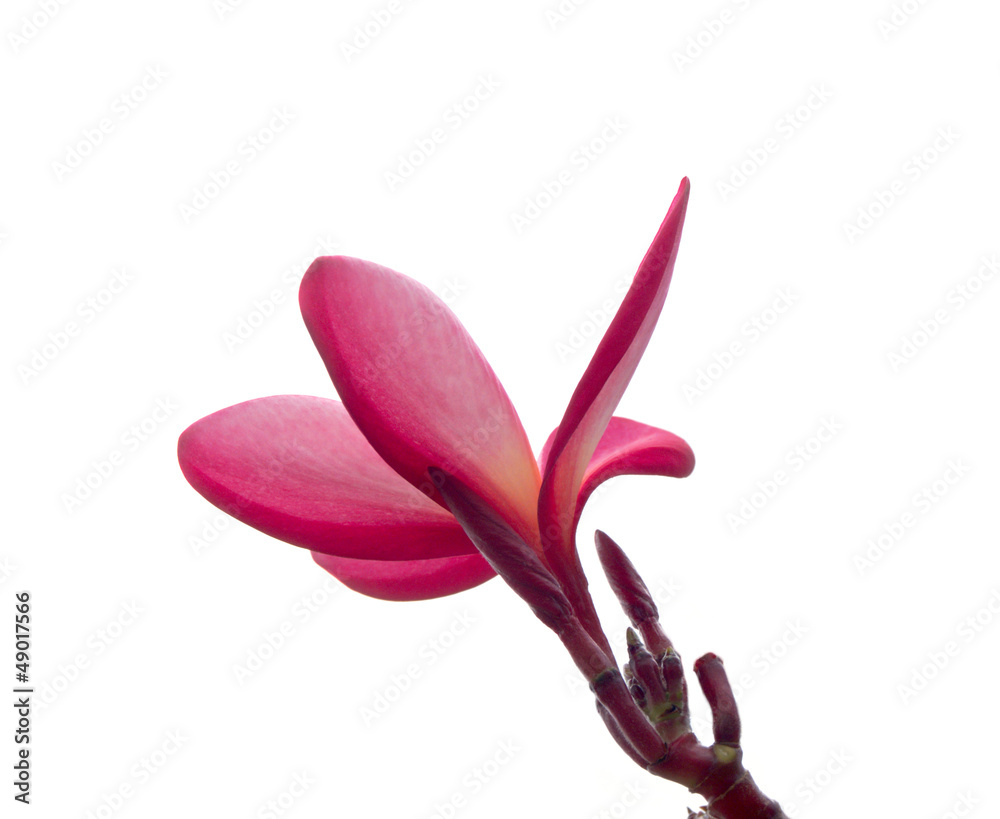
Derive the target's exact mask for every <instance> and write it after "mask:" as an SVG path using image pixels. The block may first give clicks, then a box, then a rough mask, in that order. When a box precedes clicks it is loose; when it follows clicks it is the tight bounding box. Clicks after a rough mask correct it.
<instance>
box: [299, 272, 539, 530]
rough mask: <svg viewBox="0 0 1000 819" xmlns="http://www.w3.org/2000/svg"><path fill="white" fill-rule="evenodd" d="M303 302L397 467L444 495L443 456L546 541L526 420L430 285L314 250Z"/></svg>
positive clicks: (351, 396) (341, 386) (363, 421)
mask: <svg viewBox="0 0 1000 819" xmlns="http://www.w3.org/2000/svg"><path fill="white" fill-rule="evenodd" d="M299 304H300V306H301V308H302V315H303V318H304V319H305V322H306V327H308V329H309V333H310V334H311V335H312V338H313V341H314V343H315V344H316V347H317V348H318V350H319V352H320V355H321V356H322V357H323V361H324V363H325V364H326V367H327V370H328V371H329V373H330V377H331V378H332V379H333V383H334V385H335V386H336V388H337V392H338V393H339V394H340V397H341V399H342V400H343V401H344V405H345V406H346V407H347V411H348V412H349V413H350V414H351V417H352V418H353V419H354V421H355V423H356V424H357V425H358V427H359V429H360V430H361V431H362V433H364V435H365V437H366V438H367V439H368V441H369V442H370V443H371V445H372V446H373V447H374V448H375V450H376V451H377V452H378V453H379V455H381V456H382V458H383V459H385V461H386V462H387V463H388V464H389V465H390V466H391V467H392V468H393V469H395V470H396V471H397V472H398V473H399V474H400V475H402V476H403V477H404V478H405V479H406V480H408V481H409V482H410V483H411V484H413V485H414V486H416V487H418V488H420V489H421V490H422V491H424V492H425V494H427V495H428V496H429V497H431V498H433V499H434V500H435V501H437V502H438V503H440V504H442V505H443V500H442V498H441V496H440V493H439V492H438V490H437V488H436V487H435V486H434V485H433V483H432V482H430V481H429V479H428V475H427V468H428V467H429V466H438V467H440V468H442V469H444V470H446V471H447V472H448V473H449V474H451V475H455V476H456V477H457V478H459V479H460V480H461V481H462V482H463V483H465V484H466V485H468V486H469V487H471V488H472V489H473V490H474V491H475V492H476V493H477V494H478V495H479V496H480V497H482V498H484V499H485V500H486V501H487V503H489V504H490V506H492V507H493V508H494V509H495V510H496V511H497V512H498V513H499V514H500V515H501V516H502V517H503V518H504V519H505V520H506V521H507V522H508V523H509V524H510V525H511V526H512V527H513V528H514V529H515V531H517V532H518V534H519V535H521V537H523V538H525V539H526V540H527V541H528V542H529V543H533V544H537V543H538V534H537V517H536V514H537V512H536V501H537V496H538V487H539V483H540V477H539V474H538V467H537V465H536V464H535V459H534V457H533V455H532V452H531V447H530V445H529V443H528V438H527V436H526V435H525V433H524V429H523V428H522V426H521V422H520V420H519V419H518V417H517V413H516V412H515V411H514V407H513V406H512V405H511V402H510V399H509V398H508V397H507V394H506V392H504V389H503V387H502V386H501V384H500V382H499V380H498V379H497V377H496V375H495V374H494V372H493V370H492V369H491V368H490V365H489V364H488V363H487V362H486V359H485V358H484V357H483V354H482V353H481V352H480V351H479V348H478V347H476V345H475V343H474V342H473V340H472V339H471V337H470V336H469V334H468V333H467V332H466V331H465V328H464V327H462V325H461V323H460V322H459V321H458V319H457V318H456V317H455V315H454V313H452V311H451V310H450V309H449V308H448V306H447V305H446V304H445V303H444V302H443V301H441V299H439V298H438V297H437V296H435V295H434V294H433V293H432V292H431V291H430V290H428V289H427V288H426V287H424V286H423V285H422V284H419V283H418V282H415V281H413V280H412V279H409V278H407V277H405V276H402V275H400V274H399V273H396V272H394V271H392V270H389V269H388V268H386V267H382V266H380V265H377V264H373V263H372V262H366V261H362V260H360V259H352V258H348V257H345V256H326V257H322V258H319V259H317V260H316V261H315V262H313V264H312V266H311V267H310V268H309V270H308V271H307V272H306V275H305V277H304V278H303V280H302V286H301V289H300V290H299Z"/></svg>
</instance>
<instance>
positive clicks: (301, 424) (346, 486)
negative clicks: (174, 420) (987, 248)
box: [178, 179, 694, 631]
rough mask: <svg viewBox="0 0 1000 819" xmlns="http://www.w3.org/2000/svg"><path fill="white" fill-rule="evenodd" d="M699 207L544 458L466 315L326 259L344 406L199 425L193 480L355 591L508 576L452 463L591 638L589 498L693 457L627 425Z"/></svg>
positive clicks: (306, 289) (185, 449)
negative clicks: (444, 480) (581, 553)
mask: <svg viewBox="0 0 1000 819" xmlns="http://www.w3.org/2000/svg"><path fill="white" fill-rule="evenodd" d="M687 200H688V181H687V180H686V179H685V180H683V181H682V183H681V186H680V189H679V190H678V192H677V195H676V197H675V198H674V201H673V203H672V204H671V206H670V210H669V212H668V213H667V216H666V218H665V219H664V220H663V223H662V225H661V226H660V229H659V231H658V232H657V234H656V237H655V238H654V240H653V243H652V245H651V246H650V248H649V250H648V251H647V253H646V255H645V257H644V258H643V260H642V263H641V265H640V266H639V269H638V272H637V273H636V276H635V280H634V282H633V284H632V286H631V288H630V290H629V291H628V293H627V294H626V296H625V299H624V301H623V303H622V305H621V308H620V309H619V310H618V313H617V314H616V315H615V318H614V320H613V321H612V322H611V325H610V326H609V327H608V330H607V332H606V333H605V336H604V338H603V339H602V340H601V343H600V345H599V346H598V348H597V351H596V353H595V354H594V357H593V359H592V360H591V362H590V364H589V366H588V367H587V370H586V372H585V373H584V374H583V377H582V378H581V380H580V383H579V384H578V385H577V388H576V391H575V392H574V393H573V396H572V398H571V399H570V402H569V406H568V407H567V409H566V412H565V414H564V416H563V419H562V422H561V423H560V424H559V426H558V427H557V428H556V430H555V431H554V432H553V433H552V434H551V436H550V437H549V439H548V441H547V442H546V444H545V447H544V448H543V450H542V453H541V456H540V458H539V460H538V461H537V462H536V460H535V457H534V455H533V453H532V451H531V447H530V445H529V443H528V438H527V435H526V434H525V432H524V429H523V428H522V426H521V422H520V420H519V419H518V416H517V413H516V412H515V410H514V407H513V405H512V404H511V402H510V399H509V398H508V397H507V393H506V392H505V391H504V389H503V387H502V386H501V384H500V382H499V380H498V379H497V377H496V375H495V374H494V372H493V370H492V369H491V368H490V365H489V364H488V363H487V362H486V360H485V358H484V357H483V355H482V353H481V352H480V351H479V349H478V348H477V347H476V345H475V343H474V342H473V341H472V339H471V337H470V336H469V334H468V333H467V332H466V330H465V328H464V327H462V325H461V324H460V323H459V321H458V319H457V318H456V317H455V315H454V314H453V313H452V312H451V310H450V309H449V308H448V307H447V306H446V305H445V304H444V303H443V302H442V301H441V300H440V299H438V298H437V297H436V296H435V295H434V294H432V293H431V292H430V291H429V290H428V289H427V288H425V287H424V286H423V285H421V284H419V283H417V282H415V281H413V280H412V279H409V278H407V277H405V276H402V275H400V274H399V273H395V272H393V271H392V270H389V269H387V268H385V267H381V266H379V265H377V264H374V263H372V262H366V261H361V260H359V259H352V258H347V257H342V256H331V257H322V258H319V259H317V260H316V261H315V262H313V264H312V266H311V267H310V268H309V270H308V271H307V273H306V275H305V277H304V278H303V281H302V285H301V289H300V291H299V303H300V306H301V308H302V315H303V318H304V319H305V322H306V326H307V327H308V329H309V333H310V334H311V336H312V339H313V341H314V343H315V344H316V347H317V348H318V350H319V352H320V355H321V356H322V358H323V361H324V363H325V364H326V367H327V370H328V371H329V373H330V377H331V378H332V379H333V383H334V386H335V387H336V389H337V392H338V393H339V395H340V398H341V399H342V401H343V403H340V402H338V401H333V400H330V399H327V398H314V397H309V396H299V395H281V396H272V397H269V398H259V399H256V400H253V401H247V402H245V403H242V404H237V405H235V406H232V407H229V408H227V409H224V410H220V411H219V412H216V413H214V414H212V415H209V416H208V417H206V418H202V419H201V420H200V421H197V422H196V423H194V424H192V425H191V426H190V427H189V428H188V429H186V430H185V431H184V433H183V434H182V435H181V437H180V441H179V443H178V457H179V460H180V465H181V469H182V470H183V472H184V476H185V477H186V478H187V480H188V481H189V482H190V483H191V485H192V486H193V487H194V488H195V489H197V490H198V492H200V493H201V494H202V495H204V496H205V498H207V499H208V500H209V501H211V502H212V503H213V504H215V505H216V506H218V507H219V508H220V509H222V510H224V511H226V512H228V513H229V514H231V515H232V516H234V517H236V518H238V519H239V520H241V521H243V522H244V523H247V524H249V525H250V526H253V527H255V528H256V529H259V530H260V531H262V532H265V533H266V534H268V535H271V536H273V537H276V538H279V539H280V540H284V541H286V542H288V543H291V544H293V545H295V546H301V547H304V548H306V549H310V550H311V551H312V553H313V557H314V558H315V560H316V562H317V563H319V564H320V566H322V567H323V568H324V569H326V570H327V571H328V572H330V573H331V574H333V575H335V576H336V577H337V578H339V579H340V580H341V581H343V582H344V583H345V584H346V585H347V586H349V587H351V588H352V589H355V590H356V591H359V592H362V593H363V594H368V595H371V596H373V597H380V598H384V599H389V600H419V599H426V598H431V597H439V596H442V595H447V594H453V593H456V592H459V591H463V590H465V589H469V588H471V587H473V586H476V585H478V584H480V583H482V582H484V581H485V580H488V579H489V578H490V577H492V576H493V575H494V572H493V570H492V569H491V568H490V566H489V564H487V562H486V561H485V560H484V559H483V557H482V556H481V555H480V554H479V552H478V551H477V549H476V547H475V546H474V545H473V543H472V541H471V540H470V539H469V537H468V536H467V535H466V534H465V532H464V531H463V529H462V526H461V525H459V523H458V521H457V520H456V518H455V517H454V516H453V515H452V513H451V512H450V511H449V509H448V507H447V505H446V504H445V502H444V499H443V497H442V495H441V492H440V491H439V488H440V486H438V485H435V483H434V481H433V480H432V479H431V474H432V473H433V474H435V475H440V472H438V470H441V471H443V472H444V473H446V474H447V475H449V476H453V477H455V478H456V479H458V480H459V481H460V482H461V483H462V484H463V485H464V486H466V487H468V489H469V490H471V491H472V492H473V493H474V494H475V495H476V496H478V497H479V498H481V499H482V501H483V502H484V503H485V504H487V505H488V507H489V509H490V510H491V511H492V512H493V513H495V514H496V515H497V516H499V518H501V519H502V520H503V521H504V522H505V523H506V524H507V525H508V526H509V527H510V528H511V529H513V530H514V532H516V534H517V535H518V536H519V537H520V538H521V539H523V540H524V542H525V543H527V544H528V545H529V546H530V547H531V548H532V549H533V550H534V551H535V552H536V553H537V555H538V557H539V558H540V560H541V562H542V564H543V565H545V566H546V567H547V568H548V569H549V570H550V571H551V572H552V574H553V575H555V576H556V577H557V578H558V580H559V583H560V585H562V586H563V587H564V589H565V590H566V594H567V596H568V597H569V599H570V601H571V602H572V603H573V605H574V608H575V609H576V608H577V607H579V608H580V610H581V611H580V618H581V621H582V622H583V623H584V625H585V626H587V627H588V631H589V630H591V629H590V625H591V623H588V620H590V619H591V618H596V615H593V611H592V605H591V604H590V603H589V595H587V593H586V581H585V579H584V578H583V573H582V570H580V568H579V561H578V557H577V554H576V547H575V542H574V541H575V533H576V525H577V521H578V519H579V516H580V512H581V511H582V508H583V505H584V503H585V502H586V500H587V498H588V497H589V495H590V494H591V492H593V490H594V489H595V488H596V487H597V486H598V485H599V484H600V483H602V482H603V481H605V480H607V479H608V478H611V477H614V476H616V475H622V474H644V475H669V476H673V477H684V476H686V475H688V474H689V473H690V472H691V470H692V469H693V467H694V456H693V455H692V453H691V450H690V448H689V447H688V445H687V444H686V443H685V442H684V441H682V440H681V439H680V438H678V437H676V436H675V435H672V434H671V433H669V432H665V431H663V430H660V429H656V428H654V427H650V426H646V425H645V424H640V423H637V422H635V421H630V420H628V419H625V418H617V417H612V414H613V412H614V409H615V407H616V406H617V404H618V401H619V400H620V398H621V396H622V393H623V392H624V391H625V387H626V386H627V384H628V382H629V380H630V379H631V377H632V374H633V372H634V371H635V368H636V366H637V365H638V363H639V359H640V357H641V356H642V353H643V351H644V350H645V348H646V345H647V343H648V341H649V338H650V335H651V334H652V332H653V327H654V326H655V324H656V321H657V319H658V317H659V315H660V311H661V309H662V307H663V302H664V299H665V298H666V293H667V287H668V285H669V283H670V277H671V273H672V271H673V266H674V260H675V258H676V255H677V246H678V243H679V241H680V236H681V228H682V225H683V222H684V213H685V210H686V206H687ZM429 469H430V470H432V472H429V471H428V470H429ZM598 631H599V629H598Z"/></svg>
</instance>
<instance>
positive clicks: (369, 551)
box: [177, 395, 476, 560]
mask: <svg viewBox="0 0 1000 819" xmlns="http://www.w3.org/2000/svg"><path fill="white" fill-rule="evenodd" d="M177 454H178V459H179V460H180V465H181V470H182V471H183V472H184V476H185V477H186V478H187V479H188V482H189V483H190V484H191V485H192V486H193V487H194V488H195V489H197V490H198V491H199V492H200V493H201V494H202V495H204V496H205V498H207V499H208V500H209V501H211V502H212V503H214V504H215V505H216V506H218V507H219V508H220V509H222V510H223V511H224V512H227V513H229V514H230V515H232V516H233V517H235V518H237V519H239V520H241V521H243V522H244V523H247V524H249V525H250V526H253V527H254V528H255V529H259V530H260V531H262V532H264V533H265V534H268V535H271V536H272V537H276V538H279V539H280V540H284V541H286V542H288V543H292V544H294V545H295V546H302V547H304V548H306V549H312V550H315V551H318V552H325V553H328V554H336V555H340V556H342V557H351V558H364V559H380V560H412V559H422V558H438V557H445V556H449V555H468V554H470V553H475V552H476V547H475V546H474V545H473V544H472V542H471V541H470V540H469V539H468V538H467V537H466V536H465V533H464V532H463V531H462V527H461V526H459V525H458V522H457V521H456V520H455V518H454V517H453V516H452V515H451V514H450V513H449V512H448V511H447V510H445V509H442V508H441V507H440V506H439V505H438V504H436V503H434V502H433V501H432V500H430V499H429V498H427V497H425V496H424V495H423V494H421V493H420V492H419V491H418V490H417V489H414V488H413V487H412V486H410V484H408V483H407V482H406V481H404V480H403V479H402V478H400V477H399V475H397V474H396V473H395V472H394V471H393V470H392V469H390V468H389V466H388V465H387V464H386V463H385V462H384V461H383V460H382V459H381V458H379V456H378V454H377V453H376V452H375V450H374V449H372V448H371V446H370V445H369V444H368V442H367V441H366V440H365V438H364V436H363V435H362V434H361V433H360V432H359V431H358V428H357V427H356V426H355V425H354V422H353V421H352V420H351V418H350V416H349V415H348V414H347V412H346V410H345V409H344V407H343V405H342V404H340V403H339V402H337V401H331V400H329V399H326V398H313V397H309V396H301V395H279V396H274V397H271V398H258V399H256V400H254V401H247V402H245V403H243V404H237V405H236V406H233V407H229V408H227V409H224V410H221V411H219V412H216V413H214V414H212V415H209V416H208V417H206V418H202V419H201V420H200V421H197V422H196V423H194V424H192V425H191V426H190V427H188V428H187V429H186V430H185V431H184V433H183V434H182V435H181V437H180V441H179V442H178V445H177Z"/></svg>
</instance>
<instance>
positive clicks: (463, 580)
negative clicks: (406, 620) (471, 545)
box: [313, 552, 496, 600]
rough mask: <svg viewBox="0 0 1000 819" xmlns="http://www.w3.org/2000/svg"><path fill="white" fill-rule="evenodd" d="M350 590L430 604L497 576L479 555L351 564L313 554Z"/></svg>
mask: <svg viewBox="0 0 1000 819" xmlns="http://www.w3.org/2000/svg"><path fill="white" fill-rule="evenodd" d="M313 559H314V560H315V561H316V562H317V563H318V564H319V565H320V566H322V567H323V568H324V569H326V570H327V571H328V572H329V573H330V574H332V575H333V576H334V577H336V578H337V579H338V580H339V581H340V582H341V583H343V584H344V585H345V586H347V587H348V588H349V589H353V590H354V591H356V592H360V593H361V594H367V595H368V596H369V597H377V598H379V599H380V600H430V599H431V598H434V597H445V596H446V595H449V594H457V593H458V592H461V591H465V590H466V589H471V588H472V587H473V586H478V585H479V584H480V583H485V582H486V581H487V580H489V579H490V578H491V577H495V576H496V573H495V572H494V571H493V569H491V568H490V566H489V564H488V563H487V562H486V561H485V560H484V559H483V558H482V556H481V555H479V554H474V555H459V556H458V557H439V558H433V559H431V560H351V559H349V558H343V557H333V556H331V555H324V554H320V553H319V552H313Z"/></svg>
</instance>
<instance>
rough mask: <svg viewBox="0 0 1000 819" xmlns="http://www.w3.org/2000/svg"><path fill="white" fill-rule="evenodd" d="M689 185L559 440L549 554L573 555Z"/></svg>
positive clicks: (649, 326) (549, 499)
mask: <svg viewBox="0 0 1000 819" xmlns="http://www.w3.org/2000/svg"><path fill="white" fill-rule="evenodd" d="M688 192H689V185H688V181H687V179H684V180H683V181H682V182H681V186H680V189H679V190H678V191H677V195H676V196H675V197H674V201H673V203H672V204H671V205H670V210H669V211H668V212H667V215H666V218H664V220H663V223H662V224H661V225H660V229H659V231H658V232H657V234H656V237H655V238H654V239H653V243H652V245H650V248H649V250H648V251H647V252H646V255H645V257H644V258H643V260H642V263H641V264H640V265H639V270H638V272H637V273H636V274H635V279H634V280H633V282H632V286H631V287H630V288H629V291H628V293H627V294H626V295H625V299H624V300H623V302H622V305H621V307H620V308H619V309H618V312H617V313H616V314H615V317H614V319H613V320H612V322H611V325H610V326H609V327H608V330H607V332H606V333H605V334H604V338H602V339H601V343H600V344H599V345H598V347H597V351H596V352H595V353H594V357H593V359H591V361H590V364H589V365H588V367H587V370H586V372H584V374H583V377H582V378H581V379H580V383H579V384H578V385H577V388H576V390H575V392H574V393H573V397H572V398H571V399H570V402H569V406H568V407H567V408H566V413H565V415H563V419H562V422H561V423H560V424H559V428H558V429H557V430H556V433H555V435H554V437H553V440H552V444H551V446H550V447H549V452H548V457H547V459H546V463H545V473H544V475H543V479H542V488H541V493H540V495H539V499H538V523H539V528H540V530H541V535H542V542H543V544H544V546H545V548H546V549H556V550H557V554H562V555H564V556H566V558H568V557H569V555H571V554H573V553H574V544H573V527H574V521H575V516H574V515H572V514H567V513H566V512H567V510H575V507H576V497H577V494H578V492H579V490H580V487H581V486H582V485H583V481H584V474H585V472H586V470H587V466H588V464H589V462H590V459H591V456H592V455H593V454H594V451H595V450H596V449H597V445H598V443H599V442H600V440H601V437H602V436H603V435H604V431H605V429H606V427H607V425H608V422H609V420H610V419H611V416H612V413H613V412H614V410H615V407H616V406H617V405H618V402H619V400H620V399H621V397H622V394H623V393H624V392H625V387H626V386H627V385H628V382H629V380H630V379H631V378H632V374H633V373H634V372H635V369H636V367H637V366H638V364H639V359H640V358H641V357H642V354H643V352H644V351H645V349H646V345H647V343H648V342H649V338H650V336H651V335H652V332H653V327H654V326H655V325H656V321H657V319H658V318H659V316H660V311H661V310H662V309H663V302H664V300H665V299H666V296H667V287H668V286H669V284H670V277H671V275H672V273H673V268H674V260H675V259H676V257H677V247H678V244H679V242H680V238H681V228H682V227H683V224H684V214H685V211H686V209H687V201H688Z"/></svg>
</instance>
